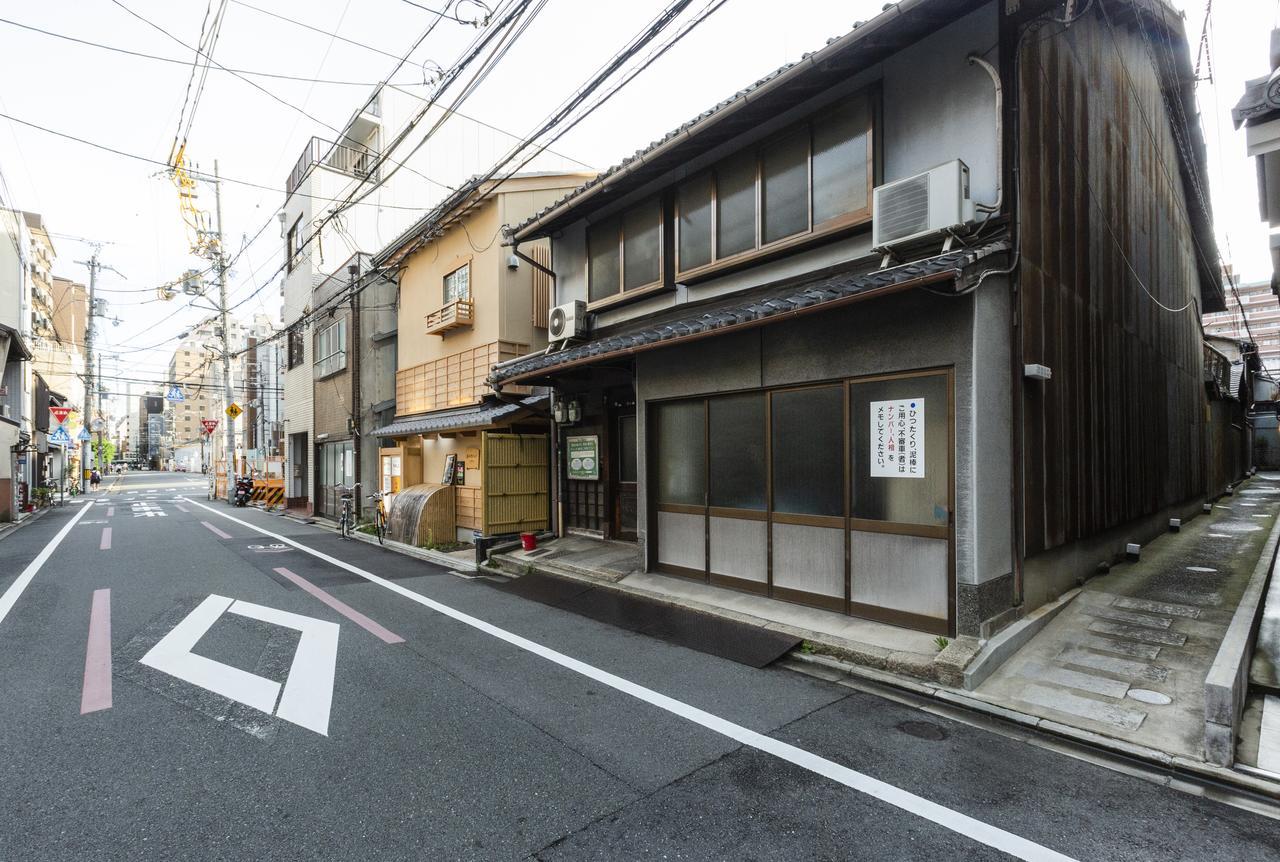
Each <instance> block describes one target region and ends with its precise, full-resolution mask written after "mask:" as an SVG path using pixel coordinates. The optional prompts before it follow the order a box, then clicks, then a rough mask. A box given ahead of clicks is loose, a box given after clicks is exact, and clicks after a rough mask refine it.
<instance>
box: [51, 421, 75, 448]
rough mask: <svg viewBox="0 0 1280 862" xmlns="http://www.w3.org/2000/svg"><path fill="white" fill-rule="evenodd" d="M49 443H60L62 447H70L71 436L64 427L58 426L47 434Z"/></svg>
mask: <svg viewBox="0 0 1280 862" xmlns="http://www.w3.org/2000/svg"><path fill="white" fill-rule="evenodd" d="M49 442H50V443H61V444H63V445H64V446H70V445H71V434H70V432H68V431H67V426H66V425H59V426H58V427H57V428H54V429H53V430H52V431H50V432H49Z"/></svg>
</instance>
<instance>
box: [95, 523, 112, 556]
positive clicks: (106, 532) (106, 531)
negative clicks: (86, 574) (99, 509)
mask: <svg viewBox="0 0 1280 862" xmlns="http://www.w3.org/2000/svg"><path fill="white" fill-rule="evenodd" d="M98 550H99V551H109V550H111V528H110V527H103V528H102V539H100V540H99V541H98Z"/></svg>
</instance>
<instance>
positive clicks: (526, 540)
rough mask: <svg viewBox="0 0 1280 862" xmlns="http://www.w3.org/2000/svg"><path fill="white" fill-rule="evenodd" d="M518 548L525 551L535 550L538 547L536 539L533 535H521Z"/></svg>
mask: <svg viewBox="0 0 1280 862" xmlns="http://www.w3.org/2000/svg"><path fill="white" fill-rule="evenodd" d="M520 547H521V548H523V549H524V550H526V551H532V550H535V549H536V548H537V547H538V537H537V536H535V535H534V534H533V533H521V534H520Z"/></svg>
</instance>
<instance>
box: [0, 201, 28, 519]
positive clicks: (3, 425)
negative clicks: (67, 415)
mask: <svg viewBox="0 0 1280 862" xmlns="http://www.w3.org/2000/svg"><path fill="white" fill-rule="evenodd" d="M32 245H33V241H32V238H31V231H30V229H29V228H28V227H27V222H26V219H25V218H23V215H22V214H21V213H19V212H15V211H12V210H0V521H10V520H16V519H18V518H20V517H21V516H22V512H23V509H24V508H25V506H26V504H27V502H28V500H29V499H30V493H31V487H32V484H33V482H34V478H35V453H36V451H37V447H36V434H37V431H36V428H35V424H34V422H33V419H34V413H35V408H34V400H33V399H34V390H35V387H34V378H33V373H32V370H31V359H32V352H31V349H30V345H31V323H32V295H31V294H32V287H31V282H32V279H31V268H30V262H31V260H32V259H33V256H34V252H33V251H32Z"/></svg>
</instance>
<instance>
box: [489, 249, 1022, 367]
mask: <svg viewBox="0 0 1280 862" xmlns="http://www.w3.org/2000/svg"><path fill="white" fill-rule="evenodd" d="M1009 248H1010V244H1009V242H1008V241H1007V240H1006V239H998V240H994V241H991V242H988V243H986V244H985V245H981V246H972V247H969V248H963V249H959V250H957V251H951V252H947V253H946V254H940V255H936V256H934V257H929V258H925V259H924V260H918V261H914V262H912V263H905V264H902V265H900V266H894V267H889V268H887V269H873V270H870V271H867V270H865V269H861V270H858V271H853V270H848V269H847V270H844V271H841V272H838V273H835V274H833V275H826V276H822V277H819V278H813V277H805V278H800V279H789V280H787V281H785V282H780V283H778V284H774V285H771V286H767V287H763V288H760V289H757V290H753V291H751V293H749V294H747V295H739V296H736V297H734V298H732V299H729V300H719V301H714V302H712V303H706V304H700V305H697V306H682V307H679V308H678V309H677V310H676V313H675V314H674V315H664V316H661V317H659V318H653V317H650V318H647V319H645V320H643V321H641V322H639V323H638V324H636V325H634V326H632V327H630V328H627V329H624V330H622V331H619V332H616V333H612V334H608V335H605V336H603V337H601V338H598V339H596V340H594V341H588V342H586V343H584V344H578V345H575V346H573V347H570V348H568V349H566V350H562V351H560V352H558V353H531V354H529V355H527V356H522V357H520V358H518V359H513V360H510V361H508V362H504V363H502V364H501V365H498V366H495V368H494V370H493V373H492V374H491V375H490V377H489V379H490V381H491V382H492V383H495V384H498V383H503V382H510V381H513V380H516V379H519V378H523V377H526V376H529V375H532V374H536V373H539V372H543V371H549V370H551V369H554V368H557V367H560V366H566V365H571V364H572V365H581V364H585V363H587V362H590V361H591V360H594V359H598V358H603V357H606V356H609V355H612V354H617V353H630V352H634V351H636V350H639V349H648V348H653V347H657V346H660V345H662V344H664V343H667V342H676V341H680V340H683V339H685V338H689V337H692V336H697V335H704V334H709V333H711V332H714V331H715V330H718V329H725V328H728V327H733V326H743V325H750V324H753V323H755V324H759V323H764V322H766V321H767V320H768V319H769V318H773V317H777V316H779V315H784V314H790V313H794V312H797V311H800V310H801V309H808V308H814V307H817V306H821V305H824V304H828V303H834V302H836V301H839V300H844V299H847V298H849V297H852V296H855V295H857V294H861V293H867V292H869V291H874V290H878V289H882V288H886V287H894V286H897V285H902V284H906V283H908V282H911V281H915V280H917V279H923V278H927V277H929V276H945V275H946V274H948V273H949V274H951V275H952V277H953V278H955V279H960V278H961V277H963V275H964V273H965V270H966V269H967V268H968V267H970V266H972V265H973V264H975V263H977V262H978V261H980V260H982V259H984V258H987V257H990V256H992V255H996V254H1001V253H1003V252H1007V251H1008V250H1009Z"/></svg>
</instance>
